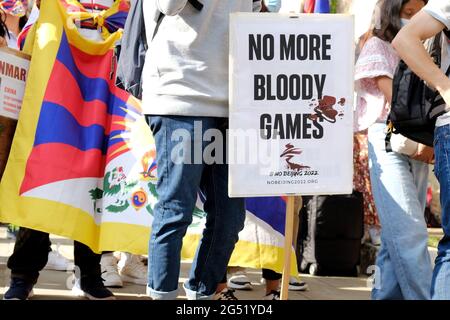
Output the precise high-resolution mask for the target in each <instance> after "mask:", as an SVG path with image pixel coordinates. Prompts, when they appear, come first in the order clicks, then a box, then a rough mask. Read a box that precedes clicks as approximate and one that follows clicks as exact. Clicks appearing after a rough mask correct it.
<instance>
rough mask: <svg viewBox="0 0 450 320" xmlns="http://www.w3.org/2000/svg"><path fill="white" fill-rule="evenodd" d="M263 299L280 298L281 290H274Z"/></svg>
mask: <svg viewBox="0 0 450 320" xmlns="http://www.w3.org/2000/svg"><path fill="white" fill-rule="evenodd" d="M263 300H280V291H275V290H272V291H270V293H269V294H266V295H265V296H264V299H263Z"/></svg>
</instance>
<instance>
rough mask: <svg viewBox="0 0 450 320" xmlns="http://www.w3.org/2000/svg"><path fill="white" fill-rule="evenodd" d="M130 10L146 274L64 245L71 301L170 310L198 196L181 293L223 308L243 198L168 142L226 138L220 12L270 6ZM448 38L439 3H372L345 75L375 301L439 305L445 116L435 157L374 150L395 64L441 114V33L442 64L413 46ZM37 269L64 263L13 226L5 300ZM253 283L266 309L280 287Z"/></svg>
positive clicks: (179, 2)
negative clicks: (136, 62) (149, 145)
mask: <svg viewBox="0 0 450 320" xmlns="http://www.w3.org/2000/svg"><path fill="white" fill-rule="evenodd" d="M116 1H120V0H116ZM42 2H44V1H42ZM79 2H80V3H81V4H82V5H83V6H85V8H86V9H88V10H92V11H97V12H99V11H101V10H105V9H107V8H109V7H111V6H112V4H113V3H114V0H102V1H92V0H79ZM133 2H134V1H133ZM136 2H139V1H136ZM304 2H305V1H303V2H302V3H304ZM29 5H30V3H28V1H26V0H20V1H12V0H3V1H0V8H1V10H2V25H1V28H0V36H1V37H2V40H3V41H2V44H3V45H7V46H9V47H11V48H14V49H19V48H20V38H21V37H20V31H21V29H23V28H24V27H25V25H26V24H27V21H26V20H27V19H26V17H27V16H30V15H29V12H30V11H31V6H29ZM35 5H36V6H35V8H34V10H36V11H38V8H39V5H40V1H36V3H35ZM141 5H142V6H143V18H144V21H145V27H146V37H147V39H146V40H147V43H148V44H149V46H148V50H147V53H146V57H147V59H146V63H145V65H144V69H143V74H142V83H143V86H142V105H143V108H144V113H145V114H146V119H147V122H148V125H149V126H150V128H151V130H152V133H153V135H154V138H155V144H156V150H157V159H156V161H157V166H158V184H157V191H158V196H159V197H158V202H157V204H156V206H155V208H154V222H153V225H152V229H151V235H150V242H149V255H148V262H147V259H146V258H144V257H140V256H135V255H132V254H130V253H112V252H104V253H103V254H96V253H94V252H93V251H92V250H91V249H90V248H89V247H88V246H86V245H84V244H82V243H80V242H77V241H75V243H74V260H75V261H74V262H75V266H76V270H77V271H78V272H76V275H77V281H76V284H75V287H74V292H75V293H76V294H77V295H80V296H85V297H88V298H89V299H114V295H113V294H112V292H111V291H110V290H109V289H107V287H121V286H122V285H123V281H127V282H133V283H136V284H141V285H146V287H147V294H148V295H149V296H150V297H151V298H152V299H155V300H159V299H175V298H176V297H177V296H178V283H179V275H180V256H181V247H182V241H183V237H184V235H185V234H186V231H187V228H188V226H189V225H190V223H191V222H192V212H193V209H194V208H195V204H196V201H197V192H198V190H199V189H200V190H201V191H202V193H203V194H204V195H205V199H206V201H205V203H204V209H205V212H206V213H207V218H206V226H205V229H204V231H203V235H202V239H201V241H200V244H199V247H198V248H197V252H196V255H195V258H194V261H193V263H192V269H191V272H190V275H189V279H188V280H187V281H186V282H185V283H184V285H183V287H184V290H185V292H186V296H187V298H188V299H192V300H202V299H227V300H234V299H236V297H235V295H234V291H233V289H250V288H251V283H250V281H249V280H248V278H247V277H246V276H245V274H243V273H242V271H240V272H239V273H237V274H232V277H231V278H230V279H228V281H227V268H229V266H228V262H229V260H230V256H231V254H232V252H233V250H234V247H235V244H236V242H237V241H238V234H239V232H240V231H241V230H242V228H243V227H244V219H245V203H244V199H240V198H230V197H229V196H228V193H227V191H228V166H227V164H209V163H206V162H204V161H203V162H202V163H198V164H190V162H181V163H174V162H173V161H172V159H171V158H170V155H171V154H172V153H173V149H174V148H175V147H176V144H175V143H174V142H173V141H170V140H168V139H167V137H169V136H172V133H173V132H174V131H175V130H177V129H180V128H182V129H185V130H187V131H188V132H190V133H191V137H192V139H193V143H192V144H191V145H192V146H194V145H195V144H198V143H200V144H202V153H203V149H204V148H205V147H206V145H205V142H201V141H196V140H194V138H195V134H194V130H195V129H196V125H195V124H196V123H197V122H201V124H202V126H201V128H202V135H203V133H204V132H205V131H207V130H208V129H217V130H220V131H221V132H223V133H224V132H225V130H226V129H227V127H228V119H227V117H228V50H227V43H228V26H229V14H230V13H231V12H237V11H239V12H260V11H269V12H277V11H278V10H279V9H280V7H281V5H282V2H281V0H267V1H266V0H264V1H260V0H256V1H255V0H253V1H252V0H246V1H243V0H227V1H222V0H208V1H205V2H204V3H202V1H197V0H154V1H142V4H141ZM298 6H299V7H300V1H299V4H298ZM27 13H28V14H27ZM37 15H38V13H37V14H36V12H35V16H37ZM36 18H37V17H36ZM30 20H31V16H30ZM28 23H30V21H28ZM31 23H32V21H31ZM78 28H79V29H80V32H81V34H82V35H83V36H84V37H86V38H89V39H91V40H93V41H101V40H102V38H101V36H102V35H101V31H99V29H98V27H97V26H95V25H90V26H89V25H86V24H83V25H81V24H79V25H78ZM447 28H450V1H447V0H445V1H444V0H428V1H427V0H380V1H378V3H377V5H376V8H375V10H374V14H373V19H372V25H371V27H370V29H369V30H368V31H367V33H366V34H365V35H364V36H363V37H361V38H360V42H359V47H358V57H357V61H356V68H355V85H356V94H357V99H356V106H355V126H354V131H355V135H354V146H355V147H354V167H355V170H354V172H355V177H354V188H355V189H356V190H358V191H360V192H362V193H363V194H364V211H365V224H366V226H367V231H368V233H369V234H370V237H371V238H372V242H373V243H374V244H380V243H381V247H380V250H379V253H378V257H377V262H376V264H377V267H378V268H377V270H378V271H377V272H378V273H379V274H378V278H379V280H380V281H379V283H378V284H377V286H375V287H374V288H373V291H372V298H373V299H383V300H384V299H431V298H432V299H450V283H449V281H450V265H449V262H450V241H449V240H450V224H449V223H450V217H449V214H450V212H449V210H450V198H449V194H450V190H449V188H450V185H449V175H450V167H449V166H448V161H447V158H448V152H447V151H448V150H449V152H450V142H449V140H448V137H449V136H450V113H445V114H443V115H442V116H440V117H439V118H438V120H437V123H436V131H435V144H434V150H433V148H430V147H426V146H423V145H418V147H417V150H415V152H414V153H413V154H408V155H407V154H402V153H400V152H395V151H393V152H388V151H387V150H386V144H385V137H386V132H385V130H386V121H387V117H388V115H389V111H390V103H391V100H392V96H393V91H392V90H393V78H394V75H395V72H396V68H397V65H398V63H399V61H400V59H402V60H404V61H405V62H406V63H407V64H408V65H409V67H410V68H411V69H412V70H413V71H414V72H415V73H416V74H417V75H418V76H420V77H421V78H423V79H424V80H425V81H426V82H427V83H428V84H429V86H431V87H433V88H435V89H436V90H437V91H438V92H439V93H440V94H441V95H442V97H443V99H444V100H445V101H446V102H447V104H449V105H450V80H449V78H448V77H447V76H446V75H445V73H444V71H445V70H446V69H447V68H448V65H449V64H450V55H449V52H450V51H449V49H450V44H449V40H448V39H447V37H446V36H445V34H443V36H442V37H441V42H442V43H441V49H442V59H441V60H442V63H441V65H440V66H437V65H436V64H435V63H434V61H433V60H432V59H431V58H430V56H429V54H428V52H427V51H426V49H425V47H424V45H423V42H424V41H425V40H428V39H430V38H433V37H434V36H435V35H437V34H439V33H441V32H442V31H443V30H446V29H447ZM162 70H163V71H164V76H161V71H162ZM443 70H444V71H443ZM449 112H450V111H449ZM224 137H226V134H224ZM431 162H434V164H435V167H434V170H435V174H436V176H437V178H438V180H439V182H440V186H441V204H442V209H443V211H442V227H443V230H444V238H443V239H442V240H441V242H440V244H439V249H438V258H437V259H436V265H435V267H434V271H433V268H432V262H431V260H430V257H429V254H428V250H427V240H428V234H427V228H426V227H427V226H426V222H425V218H424V209H425V203H426V189H427V179H428V168H429V164H430V163H431ZM296 210H297V212H298V211H299V210H300V207H299V206H297V209H296ZM380 232H381V234H380ZM49 259H53V260H52V261H54V260H55V259H59V260H60V261H62V262H60V263H56V262H54V263H53V264H54V265H62V267H60V269H67V261H65V260H64V259H63V258H61V257H58V253H57V251H56V252H55V251H52V249H51V243H50V241H49V235H48V234H47V233H44V232H40V231H36V230H31V229H27V228H20V229H19V231H18V233H17V238H16V243H15V247H14V253H13V254H12V256H11V257H10V258H9V260H8V268H9V269H11V282H10V287H9V289H8V291H7V292H6V293H5V295H4V299H18V300H25V299H28V298H29V297H31V296H32V294H33V287H34V285H35V284H36V282H37V280H38V277H39V272H41V270H42V269H43V268H45V267H46V265H47V264H48V260H49ZM119 261H120V262H119ZM51 264H52V263H50V265H51ZM147 264H148V266H146V265H147ZM233 267H234V266H233ZM228 271H230V270H229V269H228ZM262 274H263V278H264V279H265V282H266V296H265V297H264V298H265V299H275V300H276V299H279V285H280V283H279V282H280V281H279V280H280V278H281V275H280V274H278V273H276V272H274V271H272V270H268V269H264V270H263V272H262ZM306 288H307V285H306V283H304V282H302V281H300V280H299V279H297V278H294V277H293V278H291V281H290V289H292V290H306Z"/></svg>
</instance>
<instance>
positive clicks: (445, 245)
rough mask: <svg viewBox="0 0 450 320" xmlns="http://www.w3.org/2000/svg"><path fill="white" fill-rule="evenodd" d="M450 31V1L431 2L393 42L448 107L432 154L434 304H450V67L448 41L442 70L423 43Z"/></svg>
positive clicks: (443, 49)
mask: <svg viewBox="0 0 450 320" xmlns="http://www.w3.org/2000/svg"><path fill="white" fill-rule="evenodd" d="M445 29H447V30H449V29H450V1H448V0H430V1H429V2H428V5H427V6H426V7H425V8H424V10H423V11H422V12H420V13H419V14H417V16H416V17H414V19H412V21H411V23H410V24H408V26H407V27H405V28H404V29H402V30H401V32H400V33H399V34H398V35H397V37H396V38H395V39H394V42H393V46H394V48H395V49H396V50H397V52H398V54H399V55H400V56H401V58H402V59H404V61H405V62H406V63H407V64H408V66H409V67H410V68H411V70H412V71H413V72H414V73H416V74H417V75H418V76H419V77H421V78H422V79H424V80H425V81H426V82H427V83H428V84H430V85H431V86H432V87H434V88H436V89H437V90H438V91H439V93H440V94H441V96H442V97H443V98H444V100H445V102H446V104H447V110H446V111H447V113H445V114H443V115H441V116H440V117H438V119H437V121H436V128H435V132H434V137H435V138H434V139H435V142H434V152H435V155H436V161H435V167H434V172H435V175H436V177H437V178H438V180H439V183H440V186H441V205H442V227H443V230H444V237H443V238H442V240H441V241H440V243H439V248H438V257H437V259H436V265H435V268H434V275H433V281H432V289H431V297H432V299H436V300H450V282H449V279H450V277H449V275H450V263H449V261H450V259H449V257H450V242H449V239H450V219H449V214H450V211H449V210H450V201H449V200H450V198H449V188H450V186H449V175H450V167H449V164H448V160H447V159H448V152H449V150H450V144H449V138H448V137H449V132H450V113H449V112H448V106H449V105H450V80H449V78H448V76H446V75H445V70H447V68H448V66H449V63H450V61H449V52H450V46H449V45H448V38H447V37H445V42H444V43H445V44H447V45H444V46H443V47H442V57H443V59H442V64H441V68H442V69H441V70H439V68H438V67H437V66H436V65H435V63H434V62H433V61H432V59H431V58H430V56H429V55H428V53H427V52H426V51H425V50H424V47H423V45H422V41H423V40H426V39H428V38H430V37H433V36H434V35H437V34H438V33H439V32H441V31H442V30H445Z"/></svg>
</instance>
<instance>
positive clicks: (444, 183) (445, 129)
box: [431, 125, 450, 300]
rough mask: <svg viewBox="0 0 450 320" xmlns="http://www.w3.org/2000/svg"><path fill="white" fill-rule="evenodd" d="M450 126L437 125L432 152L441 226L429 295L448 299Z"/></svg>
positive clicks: (449, 267) (449, 263)
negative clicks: (439, 197)
mask: <svg viewBox="0 0 450 320" xmlns="http://www.w3.org/2000/svg"><path fill="white" fill-rule="evenodd" d="M449 136H450V126H449V125H446V126H442V127H437V128H436V131H435V146H434V150H435V151H434V152H435V156H436V163H435V167H434V172H435V174H436V177H437V179H438V180H439V184H440V187H441V206H442V228H443V230H444V237H443V238H442V240H441V241H440V242H439V246H438V256H437V258H436V265H435V267H434V274H433V284H432V291H431V296H432V298H433V299H436V300H450V160H449V159H450V139H449Z"/></svg>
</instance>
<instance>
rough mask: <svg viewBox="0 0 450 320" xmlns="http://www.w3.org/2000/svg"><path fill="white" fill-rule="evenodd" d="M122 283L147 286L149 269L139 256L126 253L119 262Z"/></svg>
mask: <svg viewBox="0 0 450 320" xmlns="http://www.w3.org/2000/svg"><path fill="white" fill-rule="evenodd" d="M119 266H120V271H119V273H120V276H121V278H122V281H124V282H130V283H134V284H139V285H143V286H145V285H147V267H146V266H145V265H144V263H143V262H142V260H141V259H140V257H139V256H137V255H134V254H131V253H124V254H123V255H122V259H120V262H119Z"/></svg>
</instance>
